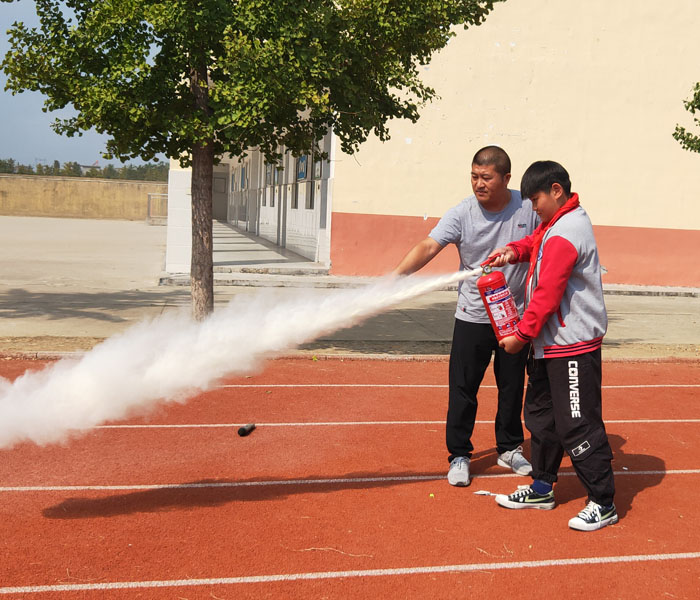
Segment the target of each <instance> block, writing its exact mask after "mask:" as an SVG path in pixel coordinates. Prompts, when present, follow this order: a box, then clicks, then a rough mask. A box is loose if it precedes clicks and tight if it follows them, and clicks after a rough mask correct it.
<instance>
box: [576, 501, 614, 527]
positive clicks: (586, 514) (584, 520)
mask: <svg viewBox="0 0 700 600" xmlns="http://www.w3.org/2000/svg"><path fill="white" fill-rule="evenodd" d="M617 520H618V518H617V510H616V509H615V505H614V504H611V505H610V506H601V505H600V504H598V503H596V502H593V500H590V501H589V502H588V504H586V508H584V509H583V510H582V511H581V512H580V513H578V515H577V516H575V517H574V518H573V519H571V520H570V521H569V527H571V529H578V530H579V531H595V530H596V529H602V528H603V527H605V526H606V525H613V524H614V523H617Z"/></svg>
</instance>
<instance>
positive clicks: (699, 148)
mask: <svg viewBox="0 0 700 600" xmlns="http://www.w3.org/2000/svg"><path fill="white" fill-rule="evenodd" d="M683 104H684V105H685V109H686V110H687V111H688V112H690V113H691V114H692V115H695V113H696V112H700V83H696V84H695V89H694V94H693V97H692V98H691V99H690V100H686V101H685V102H684V103H683ZM693 120H694V121H695V124H696V125H699V126H700V118H698V117H693ZM673 137H674V138H676V139H677V140H678V141H679V142H680V144H681V146H683V148H685V149H686V150H690V151H692V152H700V136H698V135H694V134H692V133H690V132H689V131H687V130H686V129H685V127H681V126H680V125H676V131H675V132H674V133H673Z"/></svg>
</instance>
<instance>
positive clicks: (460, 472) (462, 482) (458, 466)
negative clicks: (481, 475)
mask: <svg viewBox="0 0 700 600" xmlns="http://www.w3.org/2000/svg"><path fill="white" fill-rule="evenodd" d="M447 481H448V482H449V483H450V485H458V486H461V487H465V486H467V485H469V459H468V458H467V457H466V456H457V457H455V458H453V459H452V462H451V463H450V470H449V471H448V472H447Z"/></svg>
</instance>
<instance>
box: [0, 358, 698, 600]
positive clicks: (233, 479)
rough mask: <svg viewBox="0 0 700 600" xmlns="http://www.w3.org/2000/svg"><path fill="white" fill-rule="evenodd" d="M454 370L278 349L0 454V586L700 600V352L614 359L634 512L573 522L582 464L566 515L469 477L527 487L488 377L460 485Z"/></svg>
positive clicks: (35, 593)
mask: <svg viewBox="0 0 700 600" xmlns="http://www.w3.org/2000/svg"><path fill="white" fill-rule="evenodd" d="M40 366H41V365H40V364H38V363H35V362H32V363H27V362H22V361H14V360H13V361H7V360H6V361H2V362H1V363H0V375H3V376H5V377H15V376H17V375H19V374H20V373H22V372H24V370H25V369H26V368H28V367H30V368H37V367H40ZM446 371H447V364H446V362H445V361H426V362H420V361H379V360H377V361H372V360H345V361H341V360H320V361H314V360H310V359H309V360H304V359H290V360H277V361H272V362H270V363H268V365H267V369H266V370H265V372H263V373H262V374H259V375H256V376H253V377H246V378H238V379H235V380H230V381H225V382H222V387H219V388H217V389H215V390H212V391H210V392H207V393H204V394H201V395H199V396H197V397H195V398H192V399H191V400H190V401H189V402H187V403H186V404H183V405H175V406H167V407H163V408H160V409H158V410H157V411H155V412H154V413H151V414H150V415H149V416H148V417H146V418H140V419H132V420H130V421H125V422H120V423H115V424H109V425H108V426H106V427H101V428H98V429H95V430H93V431H91V432H89V433H88V434H87V435H84V436H82V437H79V438H75V439H74V440H72V441H71V442H70V443H68V444H66V445H62V446H60V445H59V446H49V447H43V448H42V447H37V446H35V445H33V444H22V445H19V446H17V447H15V448H13V449H10V450H3V451H0V523H1V524H0V533H1V536H0V597H10V598H37V599H42V600H43V599H52V598H86V599H87V598H89V599H97V598H100V599H101V598H147V599H155V600H159V599H161V598H187V599H199V598H207V599H211V598H227V599H233V598H236V599H240V598H304V599H306V598H343V599H347V598H455V597H468V596H474V597H480V598H499V599H500V598H505V597H511V596H512V597H519V596H521V595H523V594H526V595H528V596H532V595H533V594H534V595H537V594H546V595H547V596H551V595H552V594H555V595H556V597H559V598H587V599H588V598H621V599H628V598H629V599H633V598H634V599H638V598H698V590H700V534H698V532H699V531H700V522H699V521H700V516H699V515H698V511H697V510H696V502H695V499H696V494H697V489H698V484H699V483H700V464H698V463H699V461H698V458H697V457H698V456H700V435H698V434H699V433H700V400H699V399H698V398H699V394H698V392H699V391H700V362H678V363H673V362H637V363H634V362H629V363H606V364H605V366H604V386H605V389H604V414H605V418H606V421H607V423H608V432H609V435H610V440H611V443H612V446H613V450H614V453H615V462H614V468H615V471H616V473H617V479H616V484H617V488H618V493H617V497H616V503H617V506H618V511H619V513H620V516H621V520H620V522H619V524H617V525H615V526H612V527H608V528H606V529H603V530H601V531H598V532H593V533H581V532H575V531H572V530H570V529H568V527H567V521H568V520H569V518H570V517H571V516H573V515H574V514H576V513H577V512H578V510H580V508H582V507H583V505H584V501H585V497H584V492H583V489H582V487H581V486H580V484H579V483H578V481H577V480H576V478H575V477H574V476H572V475H571V467H570V463H568V462H565V463H564V466H563V476H562V478H561V481H560V483H559V484H558V485H557V487H556V494H557V501H558V506H557V508H556V509H555V510H554V511H509V510H506V509H503V508H500V507H498V506H497V505H496V504H495V502H494V501H493V498H492V497H490V496H484V495H476V494H474V493H473V492H475V491H478V490H486V491H489V492H491V493H502V492H510V491H512V490H513V489H515V487H516V486H517V485H519V484H523V483H527V479H526V478H523V477H518V476H516V475H513V474H512V473H509V472H507V471H506V470H505V469H502V468H500V467H498V466H496V465H495V459H496V455H495V448H494V440H493V425H492V419H493V415H494V413H495V389H494V388H493V378H492V376H491V375H490V374H489V375H488V376H487V378H486V380H485V381H484V386H485V387H484V389H483V391H482V393H481V397H480V408H479V423H478V425H477V427H476V431H475V436H474V437H475V439H474V442H475V446H476V452H475V455H474V460H473V462H472V474H473V476H474V479H473V481H472V484H471V486H470V487H468V488H453V487H451V486H449V485H448V484H447V482H446V481H445V479H444V476H445V471H446V468H447V459H446V451H445V449H444V429H443V427H444V426H443V420H444V414H445V408H446V393H447V391H446V387H445V384H446ZM247 422H255V423H257V424H258V427H257V429H256V430H255V431H254V432H253V433H252V434H251V435H250V436H248V437H245V438H241V437H239V436H238V435H236V429H237V427H238V426H239V425H240V424H242V423H247ZM525 446H526V451H527V450H529V445H528V443H527V442H526V444H525Z"/></svg>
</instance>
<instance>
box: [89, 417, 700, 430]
mask: <svg viewBox="0 0 700 600" xmlns="http://www.w3.org/2000/svg"><path fill="white" fill-rule="evenodd" d="M475 423H476V424H477V425H492V424H493V421H475ZM605 423H606V424H614V423H628V424H629V423H631V424H642V425H643V424H646V423H700V419H606V420H605ZM444 424H445V421H444V420H442V421H320V422H298V423H294V422H292V423H256V426H257V427H338V426H360V427H361V426H365V425H444ZM241 425H245V423H173V424H167V423H165V424H152V423H144V424H135V425H98V426H96V427H94V429H190V428H191V429H198V428H201V429H208V428H212V429H216V428H226V427H228V428H236V427H240V426H241Z"/></svg>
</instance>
